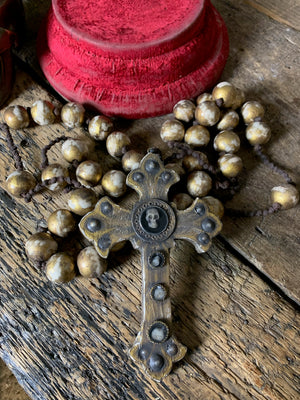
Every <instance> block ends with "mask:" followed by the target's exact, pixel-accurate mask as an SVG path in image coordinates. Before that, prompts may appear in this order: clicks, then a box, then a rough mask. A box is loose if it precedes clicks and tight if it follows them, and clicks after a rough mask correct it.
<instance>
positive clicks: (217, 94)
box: [212, 82, 236, 108]
mask: <svg viewBox="0 0 300 400" xmlns="http://www.w3.org/2000/svg"><path fill="white" fill-rule="evenodd" d="M212 96H213V99H214V100H219V99H222V100H223V104H222V107H225V108H230V107H232V105H233V104H234V102H235V100H236V89H235V87H234V86H233V85H232V84H231V83H229V82H220V83H218V84H217V86H215V87H214V89H213V91H212Z"/></svg>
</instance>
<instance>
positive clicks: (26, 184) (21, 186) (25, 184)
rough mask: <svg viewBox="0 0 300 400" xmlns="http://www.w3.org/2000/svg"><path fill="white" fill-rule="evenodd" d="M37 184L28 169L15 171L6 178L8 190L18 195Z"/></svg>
mask: <svg viewBox="0 0 300 400" xmlns="http://www.w3.org/2000/svg"><path fill="white" fill-rule="evenodd" d="M35 185H36V180H35V178H34V176H33V175H32V174H31V173H30V172H28V171H14V172H12V173H11V174H10V175H9V176H8V177H7V179H6V188H7V191H8V192H9V193H10V194H11V195H13V196H16V197H19V196H21V194H23V193H26V192H28V191H29V190H31V189H33V188H34V187H35Z"/></svg>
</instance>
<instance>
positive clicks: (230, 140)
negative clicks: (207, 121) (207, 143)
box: [214, 131, 241, 153]
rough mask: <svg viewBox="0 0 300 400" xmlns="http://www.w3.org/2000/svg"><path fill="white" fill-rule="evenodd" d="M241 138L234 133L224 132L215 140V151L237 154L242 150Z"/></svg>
mask: <svg viewBox="0 0 300 400" xmlns="http://www.w3.org/2000/svg"><path fill="white" fill-rule="evenodd" d="M240 144H241V142H240V138H239V137H238V135H237V134H236V133H234V132H232V131H222V132H220V133H218V135H217V136H216V137H215V139H214V149H215V150H216V151H219V152H222V151H225V152H226V153H235V152H237V151H238V150H239V148H240Z"/></svg>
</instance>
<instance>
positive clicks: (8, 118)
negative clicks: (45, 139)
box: [3, 106, 29, 129]
mask: <svg viewBox="0 0 300 400" xmlns="http://www.w3.org/2000/svg"><path fill="white" fill-rule="evenodd" d="M3 119H4V122H5V123H6V124H7V125H8V126H9V127H10V128H12V129H23V128H27V126H28V125H29V115H28V112H27V110H26V108H24V107H22V106H10V107H7V108H6V109H5V111H4V113H3Z"/></svg>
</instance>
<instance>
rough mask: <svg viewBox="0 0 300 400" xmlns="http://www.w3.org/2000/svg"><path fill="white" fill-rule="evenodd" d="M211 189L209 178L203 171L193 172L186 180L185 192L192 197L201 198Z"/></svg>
mask: <svg viewBox="0 0 300 400" xmlns="http://www.w3.org/2000/svg"><path fill="white" fill-rule="evenodd" d="M211 188H212V180H211V177H210V176H209V175H208V174H207V173H206V172H203V171H194V172H192V173H191V174H190V175H189V176H188V178H187V190H188V192H189V194H190V195H191V196H193V197H203V196H206V195H207V194H208V192H209V191H210V190H211Z"/></svg>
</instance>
